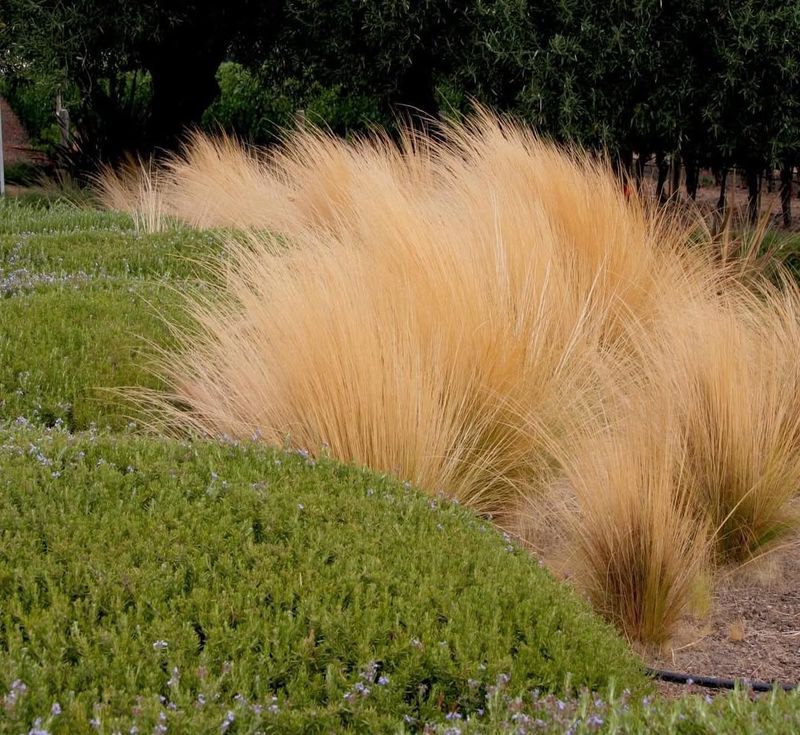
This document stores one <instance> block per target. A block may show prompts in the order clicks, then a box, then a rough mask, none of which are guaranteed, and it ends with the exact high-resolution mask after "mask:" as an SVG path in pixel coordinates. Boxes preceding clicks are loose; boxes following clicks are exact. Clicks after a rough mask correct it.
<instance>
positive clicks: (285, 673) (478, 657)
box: [0, 420, 646, 733]
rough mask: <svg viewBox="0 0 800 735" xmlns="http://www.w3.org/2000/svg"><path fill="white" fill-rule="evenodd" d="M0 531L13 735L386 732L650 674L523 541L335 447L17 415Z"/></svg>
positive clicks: (4, 439) (0, 473) (639, 680)
mask: <svg viewBox="0 0 800 735" xmlns="http://www.w3.org/2000/svg"><path fill="white" fill-rule="evenodd" d="M0 529H2V530H1V531H0V697H3V696H5V700H4V710H3V709H2V708H0V718H2V717H5V718H6V721H7V723H10V725H9V727H10V730H7V731H9V732H17V731H20V732H22V731H27V730H26V728H30V727H33V726H34V725H35V724H36V722H37V719H38V720H39V725H37V727H41V728H45V727H46V728H47V729H48V730H49V731H52V732H64V733H67V732H70V733H79V732H90V731H91V730H92V728H93V727H94V728H95V729H98V730H101V731H102V732H114V731H120V732H134V731H135V730H131V728H132V727H133V728H138V731H139V732H142V733H143V732H148V733H149V732H154V730H153V728H154V727H155V728H158V727H159V725H162V724H163V725H165V726H166V727H169V728H170V729H169V731H178V732H212V731H219V730H220V729H223V730H224V729H228V726H226V725H225V721H226V718H227V719H228V720H230V722H229V723H228V725H229V726H230V729H231V731H234V730H233V724H234V723H236V728H237V729H236V730H235V732H252V731H255V730H259V729H260V730H264V731H271V732H317V731H319V732H338V731H341V730H347V729H353V730H358V731H364V732H373V731H389V730H391V729H392V728H396V727H398V726H402V727H409V728H411V729H414V728H415V727H416V726H419V725H421V724H422V723H425V722H427V721H434V720H437V719H438V720H443V719H444V717H445V716H446V715H447V714H448V713H452V712H456V713H458V715H459V716H463V717H467V716H478V713H479V712H480V711H481V710H483V709H484V708H485V706H486V705H485V702H486V697H487V693H488V692H490V688H491V687H494V686H496V685H497V683H498V681H499V682H500V684H501V685H502V686H504V687H505V688H506V689H507V690H508V692H509V693H510V694H518V693H522V692H525V691H528V690H532V689H535V688H538V689H540V690H543V691H552V692H557V693H565V692H568V691H570V690H574V689H576V688H578V687H583V686H585V687H588V688H589V689H591V690H596V691H600V692H603V691H606V690H607V689H608V687H609V685H610V684H612V683H615V684H616V687H617V690H618V691H619V690H621V689H622V688H623V687H628V688H630V689H632V690H633V691H634V692H641V690H643V689H645V688H646V682H645V680H644V678H643V676H642V674H641V671H640V664H639V662H638V661H637V660H636V659H635V657H634V656H633V655H632V654H631V653H630V651H629V649H628V648H627V647H626V646H625V644H624V643H623V641H621V640H620V639H619V638H618V637H617V636H616V635H615V634H614V632H613V631H612V630H611V628H610V627H608V626H607V625H606V624H604V623H602V622H601V621H600V620H599V619H598V618H597V617H596V616H595V615H593V614H592V613H591V612H590V610H589V609H588V607H587V606H586V605H585V604H584V603H583V602H582V601H580V600H579V599H578V598H577V597H576V596H575V595H574V594H572V593H570V592H569V590H567V589H566V588H564V587H563V586H562V585H559V584H558V583H557V582H555V581H554V580H553V579H552V578H551V577H550V576H549V574H548V573H547V572H546V571H545V570H544V569H542V568H541V567H540V566H539V565H538V564H537V563H536V561H535V560H534V559H533V558H532V557H531V556H530V555H529V554H528V553H526V552H523V551H519V550H517V549H516V548H515V547H514V546H513V545H512V544H511V543H510V542H509V541H508V539H505V538H503V537H502V536H501V535H500V534H498V533H497V532H495V531H494V530H492V528H491V527H490V526H488V525H487V524H485V523H484V522H482V521H479V520H478V519H477V518H476V517H475V516H473V515H472V514H470V513H469V512H467V511H465V510H462V509H461V508H459V507H457V506H454V505H451V504H449V503H446V502H444V501H441V500H437V499H431V498H428V497H425V496H423V495H421V494H419V493H418V492H416V491H415V490H413V489H411V488H410V487H409V486H408V485H403V484H401V483H400V482H397V481H393V480H390V479H387V478H385V477H380V476H376V475H374V474H370V473H368V472H366V471H361V470H357V469H352V468H349V467H344V466H341V465H339V464H337V463H334V462H333V461H321V462H319V463H314V462H312V461H310V460H309V459H307V458H306V457H304V456H303V455H302V454H299V455H298V454H289V453H286V452H280V451H272V450H269V449H265V448H260V447H259V446H257V445H255V444H253V445H249V446H240V445H233V444H231V445H226V444H222V445H219V444H214V443H202V442H198V443H190V442H178V441H170V440H164V439H152V438H142V437H136V436H133V435H129V434H119V435H116V436H114V435H102V434H101V435H97V434H95V433H88V434H84V435H70V434H68V433H67V432H65V431H62V430H58V429H52V430H42V429H37V428H33V427H32V426H30V425H28V424H26V422H25V421H24V420H20V421H19V422H17V424H16V425H11V426H10V427H8V428H6V429H5V430H3V431H2V433H1V434H0ZM52 712H58V714H51V713H52ZM0 729H2V728H0ZM155 731H158V730H155ZM163 732H166V730H164V731H163Z"/></svg>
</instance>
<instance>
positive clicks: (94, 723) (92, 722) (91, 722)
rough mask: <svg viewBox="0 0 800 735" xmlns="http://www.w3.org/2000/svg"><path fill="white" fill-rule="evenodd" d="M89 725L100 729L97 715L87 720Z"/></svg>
mask: <svg viewBox="0 0 800 735" xmlns="http://www.w3.org/2000/svg"><path fill="white" fill-rule="evenodd" d="M89 726H90V727H92V728H93V729H95V730H99V729H100V719H99V718H98V717H92V719H91V720H89Z"/></svg>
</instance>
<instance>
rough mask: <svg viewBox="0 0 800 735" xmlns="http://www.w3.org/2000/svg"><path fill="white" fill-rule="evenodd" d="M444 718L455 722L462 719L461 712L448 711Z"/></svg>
mask: <svg viewBox="0 0 800 735" xmlns="http://www.w3.org/2000/svg"><path fill="white" fill-rule="evenodd" d="M444 719H445V720H448V721H450V722H455V721H456V720H460V719H461V713H460V712H448V713H447V714H446V715H445V716H444Z"/></svg>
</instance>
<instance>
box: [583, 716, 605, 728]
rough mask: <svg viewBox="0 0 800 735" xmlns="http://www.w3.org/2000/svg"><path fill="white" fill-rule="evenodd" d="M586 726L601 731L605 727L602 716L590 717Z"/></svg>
mask: <svg viewBox="0 0 800 735" xmlns="http://www.w3.org/2000/svg"><path fill="white" fill-rule="evenodd" d="M586 724H587V725H588V726H589V727H590V728H591V729H592V730H599V729H600V728H601V727H602V726H603V718H602V717H600V715H589V716H588V717H587V718H586Z"/></svg>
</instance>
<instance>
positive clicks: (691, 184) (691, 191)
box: [686, 158, 700, 201]
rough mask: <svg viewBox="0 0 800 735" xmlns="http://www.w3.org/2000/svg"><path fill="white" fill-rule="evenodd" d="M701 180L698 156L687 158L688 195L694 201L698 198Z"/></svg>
mask: <svg viewBox="0 0 800 735" xmlns="http://www.w3.org/2000/svg"><path fill="white" fill-rule="evenodd" d="M699 180H700V166H698V164H697V159H696V158H686V195H687V196H688V197H689V199H691V200H692V201H694V200H695V199H697V184H698V182H699Z"/></svg>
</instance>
